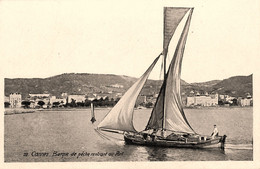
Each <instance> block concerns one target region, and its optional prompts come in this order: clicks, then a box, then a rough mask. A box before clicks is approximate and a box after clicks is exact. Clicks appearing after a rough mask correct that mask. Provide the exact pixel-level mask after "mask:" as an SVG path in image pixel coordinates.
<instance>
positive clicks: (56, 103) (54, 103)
mask: <svg viewBox="0 0 260 169" xmlns="http://www.w3.org/2000/svg"><path fill="white" fill-rule="evenodd" d="M59 104H60V102H53V103H52V105H53V106H52V107H58V106H59Z"/></svg>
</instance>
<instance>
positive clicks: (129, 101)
mask: <svg viewBox="0 0 260 169" xmlns="http://www.w3.org/2000/svg"><path fill="white" fill-rule="evenodd" d="M159 57H160V55H159V56H158V57H157V58H156V59H155V60H154V62H153V63H152V64H151V66H150V67H149V68H148V69H147V70H146V72H145V73H144V74H143V75H142V76H141V77H140V78H139V79H138V81H137V82H135V83H134V84H133V86H132V87H130V88H129V89H128V91H127V92H126V93H125V94H124V96H123V97H122V98H121V99H120V100H119V102H118V103H117V104H116V105H115V106H114V107H113V109H112V110H111V111H110V112H109V113H108V114H107V115H106V117H105V118H104V119H103V121H102V122H101V123H100V124H99V125H98V128H105V129H112V130H121V131H132V132H136V130H135V128H134V126H133V113H134V106H135V102H136V100H137V97H138V95H139V93H140V92H141V90H142V88H143V86H144V84H145V82H146V80H147V78H148V76H149V74H150V73H151V71H152V69H153V67H154V65H155V64H156V62H157V61H158V59H159Z"/></svg>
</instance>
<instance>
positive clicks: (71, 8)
mask: <svg viewBox="0 0 260 169" xmlns="http://www.w3.org/2000/svg"><path fill="white" fill-rule="evenodd" d="M174 2H175V3H173V2H171V1H153V0H152V1H144V0H141V1H136V3H134V2H133V1H124V2H122V1H119V0H109V1H107V0H106V1H105V0H93V1H90V0H88V1H76V2H74V1H58V0H56V1H55V0H53V1H29V0H28V1H0V25H1V26H0V48H1V50H0V56H1V64H2V65H1V68H0V69H1V72H2V74H3V76H4V77H8V78H19V77H22V78H25V77H27V78H31V77H39V78H45V77H49V76H54V75H58V74H61V73H71V72H75V73H102V74H118V75H128V76H134V77H139V76H141V75H142V73H143V72H144V71H145V70H146V69H147V68H148V66H149V65H150V64H151V63H152V61H153V60H154V59H155V57H156V56H157V55H158V54H159V53H160V52H161V51H162V42H163V39H162V37H163V7H164V6H179V7H194V12H193V17H192V21H191V26H190V31H189V35H188V39H187V44H186V48H185V53H184V59H183V66H182V79H183V80H185V81H187V82H202V81H208V80H215V79H224V78H228V77H230V76H234V75H249V74H251V73H254V70H256V68H257V62H256V60H257V58H258V57H257V56H258V55H259V49H260V48H259V45H260V22H259V20H260V19H259V16H260V14H259V12H260V4H259V1H257V0H228V1H227V0H214V1H213V0H205V1H199V0H198V1H196V3H188V1H180V2H179V1H174ZM155 69H156V71H155V72H153V73H152V74H151V78H153V79H158V78H159V72H160V71H159V70H160V63H159V64H158V65H157V66H156V67H155Z"/></svg>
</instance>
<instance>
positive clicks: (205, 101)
mask: <svg viewBox="0 0 260 169" xmlns="http://www.w3.org/2000/svg"><path fill="white" fill-rule="evenodd" d="M186 105H187V106H216V105H218V94H210V95H208V96H205V95H199V94H198V93H196V96H190V97H187V103H186Z"/></svg>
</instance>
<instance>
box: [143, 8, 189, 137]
mask: <svg viewBox="0 0 260 169" xmlns="http://www.w3.org/2000/svg"><path fill="white" fill-rule="evenodd" d="M170 9H171V14H172V13H173V12H174V10H177V11H178V10H179V9H178V8H170ZM185 9H186V8H185ZM166 11H167V9H166ZM192 11H193V10H192V9H191V11H190V14H189V17H188V19H187V22H186V24H185V27H184V30H183V32H182V35H181V37H180V40H179V42H178V45H177V47H176V51H175V53H174V57H173V59H172V62H171V64H170V66H169V70H168V73H167V75H166V79H164V82H163V85H162V88H161V91H160V93H159V96H158V98H157V102H156V104H155V107H154V109H153V111H152V114H151V117H150V119H149V121H148V124H147V126H146V129H160V128H163V129H168V130H173V131H179V132H187V133H194V131H193V129H192V128H191V126H190V125H189V123H188V121H187V119H186V117H185V114H184V111H183V108H182V103H181V96H180V73H181V63H182V57H183V51H184V46H185V42H186V39H187V34H188V30H189V25H190V19H191V15H192ZM182 18H183V16H182ZM177 24H179V23H177ZM165 26H166V27H167V24H166V25H165ZM174 29H176V28H174ZM174 31H175V30H174ZM171 36H172V35H171ZM170 38H171V37H170ZM163 93H165V96H164V94H163Z"/></svg>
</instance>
